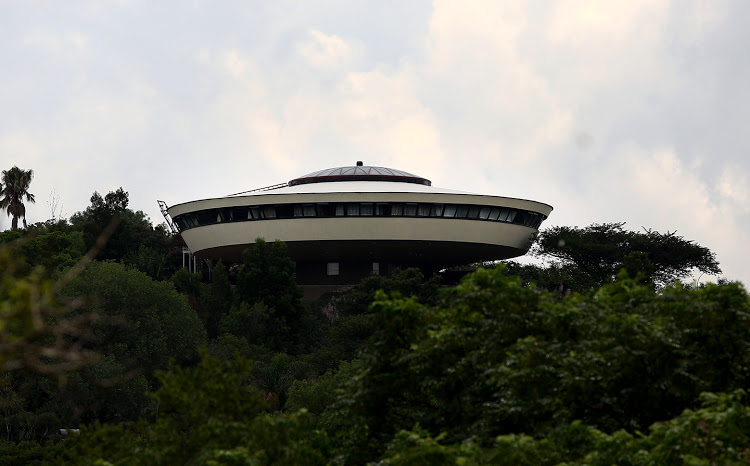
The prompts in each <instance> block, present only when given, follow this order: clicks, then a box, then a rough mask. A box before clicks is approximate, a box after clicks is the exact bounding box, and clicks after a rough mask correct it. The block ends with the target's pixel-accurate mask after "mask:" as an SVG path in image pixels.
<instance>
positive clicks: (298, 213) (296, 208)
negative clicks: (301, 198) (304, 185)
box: [294, 205, 303, 217]
mask: <svg viewBox="0 0 750 466" xmlns="http://www.w3.org/2000/svg"><path fill="white" fill-rule="evenodd" d="M294 216H295V217H302V216H303V214H302V206H301V205H295V206H294Z"/></svg>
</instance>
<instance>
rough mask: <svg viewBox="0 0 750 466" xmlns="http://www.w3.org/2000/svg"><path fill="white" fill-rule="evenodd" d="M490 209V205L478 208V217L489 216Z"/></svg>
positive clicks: (486, 217)
mask: <svg viewBox="0 0 750 466" xmlns="http://www.w3.org/2000/svg"><path fill="white" fill-rule="evenodd" d="M491 210H492V209H491V208H490V207H482V208H481V209H479V218H481V219H482V220H487V219H488V218H489V216H490V211H491Z"/></svg>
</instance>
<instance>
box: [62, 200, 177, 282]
mask: <svg viewBox="0 0 750 466" xmlns="http://www.w3.org/2000/svg"><path fill="white" fill-rule="evenodd" d="M128 205H129V196H128V192H127V191H124V190H123V189H122V188H118V189H117V190H116V191H111V192H109V193H107V194H106V195H105V196H104V197H102V196H101V195H100V194H99V193H97V192H94V194H93V195H92V196H91V205H90V206H89V207H87V208H86V210H84V211H82V212H76V213H75V214H73V216H71V218H70V222H71V224H72V225H73V227H74V229H76V230H79V231H82V232H83V239H84V243H85V245H86V248H87V249H91V248H93V247H94V246H95V245H96V244H97V241H98V240H99V238H100V237H101V235H102V233H103V232H104V231H105V230H106V228H107V227H108V226H109V225H110V224H111V223H113V222H114V223H116V224H117V227H116V229H115V230H114V232H113V233H112V235H111V236H110V237H109V239H108V240H107V242H106V244H104V246H103V247H101V250H100V251H99V253H98V255H97V258H98V259H99V260H114V261H120V262H123V263H126V264H128V265H131V266H133V267H136V268H137V269H138V270H140V271H142V272H144V273H146V274H147V275H149V276H150V277H151V278H154V279H157V280H158V279H163V278H164V277H170V276H171V275H172V274H173V273H174V271H175V270H177V266H176V264H177V262H176V261H177V260H178V257H177V256H178V254H174V253H173V248H172V242H171V238H170V235H169V232H168V231H167V230H166V228H165V227H164V226H163V225H157V226H156V227H153V226H152V225H151V221H150V220H149V218H148V216H147V215H146V214H145V213H143V212H142V211H140V210H139V211H133V210H131V209H129V208H128Z"/></svg>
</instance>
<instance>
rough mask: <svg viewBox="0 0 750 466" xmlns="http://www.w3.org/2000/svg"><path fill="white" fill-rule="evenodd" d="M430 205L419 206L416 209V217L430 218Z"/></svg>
mask: <svg viewBox="0 0 750 466" xmlns="http://www.w3.org/2000/svg"><path fill="white" fill-rule="evenodd" d="M430 207H431V205H430V204H419V208H418V209H417V215H419V216H420V217H429V216H430Z"/></svg>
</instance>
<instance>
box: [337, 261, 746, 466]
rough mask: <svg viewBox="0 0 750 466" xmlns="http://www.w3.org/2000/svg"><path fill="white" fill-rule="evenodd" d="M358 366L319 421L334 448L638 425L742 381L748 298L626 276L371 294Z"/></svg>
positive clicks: (361, 452) (370, 456) (359, 450)
mask: <svg viewBox="0 0 750 466" xmlns="http://www.w3.org/2000/svg"><path fill="white" fill-rule="evenodd" d="M373 311H374V312H375V314H374V317H375V327H376V328H377V329H378V330H377V331H376V332H375V334H374V335H373V338H372V340H371V342H370V344H369V345H368V347H367V349H366V351H365V352H364V353H363V355H362V358H361V364H362V365H361V368H360V371H359V373H358V374H357V375H356V376H355V377H352V378H351V379H350V380H349V381H348V382H347V385H346V386H345V387H344V391H343V394H342V397H341V398H339V399H338V400H337V402H336V403H334V404H333V405H331V406H329V407H328V409H327V411H326V414H324V416H329V415H330V416H334V415H335V416H337V418H338V419H341V420H343V422H341V423H340V437H338V441H339V448H340V451H342V452H343V454H344V456H345V457H347V458H350V460H352V461H354V458H364V459H365V460H374V459H376V458H377V457H379V455H381V454H382V452H383V451H384V450H385V449H386V448H387V445H388V443H389V442H390V441H391V440H392V439H393V438H394V435H396V434H397V433H398V432H399V430H407V431H408V430H411V429H412V428H413V427H414V426H415V425H419V426H420V428H421V429H424V431H425V432H427V434H428V436H430V437H436V436H438V435H443V437H442V439H443V440H442V441H443V442H446V443H448V444H453V443H461V442H464V441H467V440H469V439H474V441H476V442H477V443H478V445H480V446H488V445H490V444H491V443H492V441H493V439H494V438H495V437H496V436H497V435H507V434H513V433H519V432H525V433H528V434H529V435H531V436H533V437H540V436H546V435H549V434H550V432H552V431H554V429H555V428H556V426H560V425H565V424H570V423H571V422H573V421H574V420H576V419H580V420H581V421H582V422H584V423H585V424H586V425H591V426H593V427H595V428H597V429H600V430H602V431H604V432H608V433H609V432H615V431H617V430H618V429H626V430H627V431H629V432H636V431H639V430H640V431H643V430H645V429H647V428H648V426H649V425H651V424H653V423H654V422H656V421H659V420H664V419H669V418H670V417H674V416H676V415H678V414H679V413H680V412H681V411H682V410H684V409H686V408H693V407H695V405H696V403H697V400H698V396H699V394H700V393H701V392H702V391H713V392H720V391H733V390H736V389H740V388H743V387H746V386H747V385H748V384H750V372H748V370H747V367H750V356H748V354H750V351H748V350H750V338H749V337H748V335H750V297H749V296H748V294H747V292H746V291H745V290H744V288H743V287H742V286H741V285H739V284H725V285H713V284H709V285H706V286H705V287H702V288H697V289H689V288H685V287H683V286H681V285H680V284H677V285H674V286H670V287H667V288H665V289H663V290H660V291H659V292H658V293H657V292H656V291H655V290H654V288H653V287H652V286H650V285H648V284H642V283H639V282H638V281H636V280H633V279H629V278H627V277H626V276H624V275H623V276H622V277H621V278H620V280H619V281H617V282H615V283H612V284H608V285H606V286H604V287H602V288H601V289H599V290H598V291H597V292H596V293H595V294H594V295H593V296H589V297H584V296H581V295H573V296H570V297H566V298H563V299H559V298H556V297H554V296H553V295H551V294H547V293H544V292H540V291H539V290H537V289H535V288H533V287H524V286H522V285H521V283H520V280H519V279H518V278H516V277H508V276H507V275H505V272H504V270H503V269H502V267H498V268H497V269H494V270H485V269H479V270H477V271H476V272H475V273H473V274H470V275H468V276H466V277H465V278H464V280H463V281H462V283H461V284H460V285H459V286H457V287H455V288H452V289H448V290H446V291H445V292H444V293H443V295H442V296H441V300H440V303H439V305H438V306H436V307H428V306H424V305H422V304H420V303H419V302H417V301H416V300H414V299H413V298H410V299H405V298H402V297H398V296H394V297H392V298H391V299H388V298H387V297H386V296H385V295H384V294H380V295H378V298H377V299H376V301H375V303H374V304H373Z"/></svg>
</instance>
